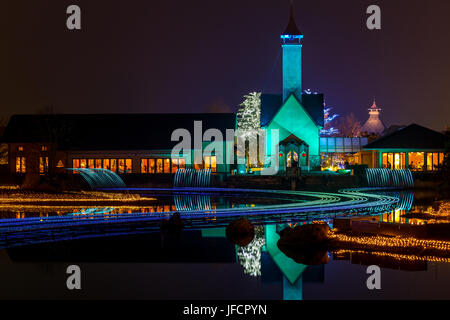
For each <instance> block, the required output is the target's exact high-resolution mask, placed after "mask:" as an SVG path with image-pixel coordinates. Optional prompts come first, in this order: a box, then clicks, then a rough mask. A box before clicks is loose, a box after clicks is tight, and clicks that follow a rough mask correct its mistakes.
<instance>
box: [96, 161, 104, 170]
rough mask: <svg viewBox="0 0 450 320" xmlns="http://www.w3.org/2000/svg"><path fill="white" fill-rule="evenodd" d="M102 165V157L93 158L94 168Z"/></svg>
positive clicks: (99, 167)
mask: <svg viewBox="0 0 450 320" xmlns="http://www.w3.org/2000/svg"><path fill="white" fill-rule="evenodd" d="M102 167H103V165H102V159H95V168H97V169H101V168H102Z"/></svg>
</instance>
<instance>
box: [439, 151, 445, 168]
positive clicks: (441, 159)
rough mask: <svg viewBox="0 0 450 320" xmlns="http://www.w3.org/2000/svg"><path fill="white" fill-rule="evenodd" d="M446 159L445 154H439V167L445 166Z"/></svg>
mask: <svg viewBox="0 0 450 320" xmlns="http://www.w3.org/2000/svg"><path fill="white" fill-rule="evenodd" d="M444 158H445V155H444V154H443V153H439V166H442V164H444Z"/></svg>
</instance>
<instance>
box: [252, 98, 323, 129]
mask: <svg viewBox="0 0 450 320" xmlns="http://www.w3.org/2000/svg"><path fill="white" fill-rule="evenodd" d="M301 104H302V106H303V107H304V108H305V110H306V112H308V113H309V115H310V116H311V118H312V119H313V120H314V122H315V124H316V125H317V126H320V127H323V94H321V93H319V94H307V93H304V94H302V102H301ZM282 106H283V96H282V95H281V94H262V95H261V120H260V122H261V126H263V127H265V126H267V125H269V123H270V121H272V119H273V117H275V115H276V114H277V112H278V111H279V110H280V109H281V107H282Z"/></svg>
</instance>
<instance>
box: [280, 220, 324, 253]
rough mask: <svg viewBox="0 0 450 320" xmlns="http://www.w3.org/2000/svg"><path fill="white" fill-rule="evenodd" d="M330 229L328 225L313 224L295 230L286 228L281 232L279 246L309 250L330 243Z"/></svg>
mask: <svg viewBox="0 0 450 320" xmlns="http://www.w3.org/2000/svg"><path fill="white" fill-rule="evenodd" d="M329 231H330V227H329V226H328V224H326V223H313V224H306V225H301V226H296V227H295V228H289V227H288V228H285V229H283V230H282V231H281V232H280V240H278V245H282V246H295V247H305V248H309V247H311V246H320V245H323V244H325V243H326V242H327V241H328V233H329Z"/></svg>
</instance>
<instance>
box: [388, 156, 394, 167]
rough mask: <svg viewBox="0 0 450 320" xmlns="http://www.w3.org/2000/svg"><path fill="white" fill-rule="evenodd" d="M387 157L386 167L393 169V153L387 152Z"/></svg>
mask: <svg viewBox="0 0 450 320" xmlns="http://www.w3.org/2000/svg"><path fill="white" fill-rule="evenodd" d="M387 157H388V162H387V168H388V169H393V166H394V154H393V153H388V155H387Z"/></svg>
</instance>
